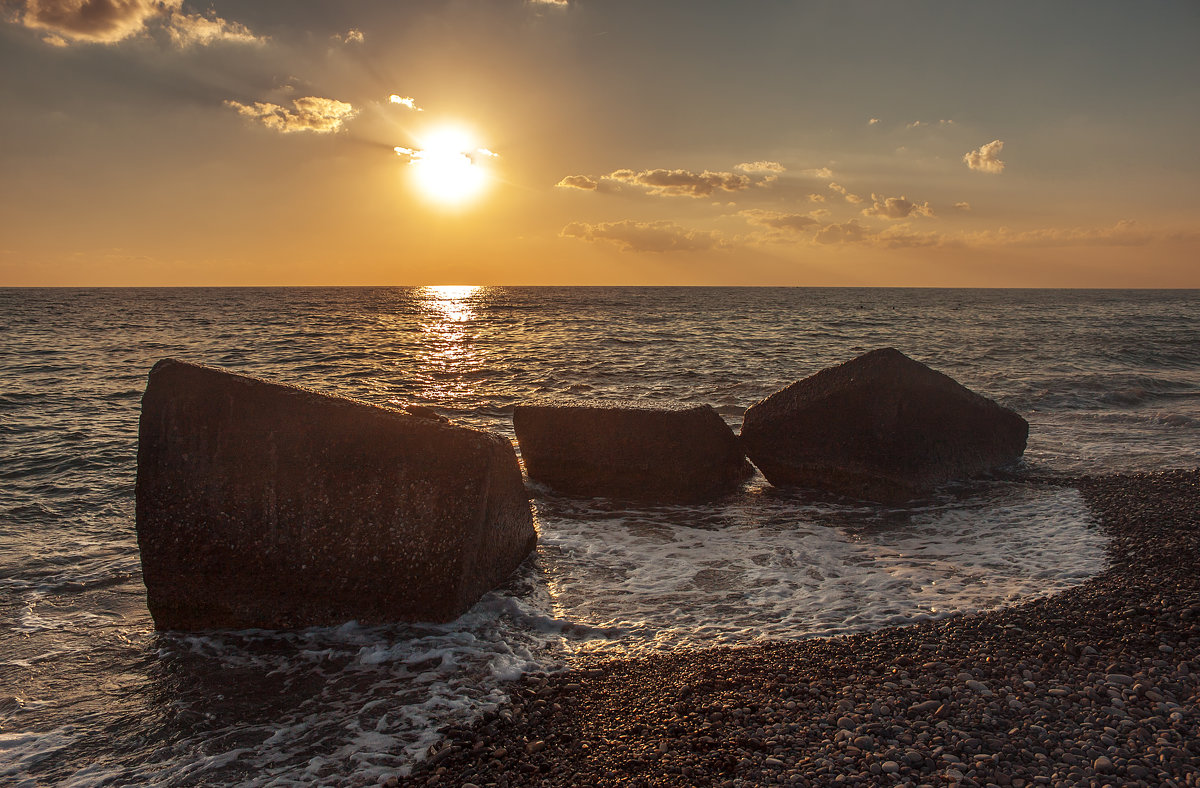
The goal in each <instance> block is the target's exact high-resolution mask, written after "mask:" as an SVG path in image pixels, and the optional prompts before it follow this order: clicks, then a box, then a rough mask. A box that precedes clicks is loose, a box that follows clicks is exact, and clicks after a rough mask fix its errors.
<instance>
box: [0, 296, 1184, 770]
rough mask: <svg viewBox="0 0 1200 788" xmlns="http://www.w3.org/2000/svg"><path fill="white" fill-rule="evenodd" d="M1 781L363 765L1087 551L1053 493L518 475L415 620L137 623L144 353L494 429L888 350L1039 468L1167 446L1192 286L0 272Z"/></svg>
mask: <svg viewBox="0 0 1200 788" xmlns="http://www.w3.org/2000/svg"><path fill="white" fill-rule="evenodd" d="M0 304H2V305H3V308H2V309H0V323H2V324H3V326H2V327H3V329H4V330H3V331H2V332H0V368H3V369H4V374H5V380H6V381H8V382H9V385H8V386H7V387H6V391H5V392H3V393H0V415H2V416H3V421H2V422H0V433H2V434H3V435H4V449H3V450H2V452H0V475H2V477H3V479H4V485H3V487H2V489H0V610H2V611H3V613H4V616H3V617H2V618H0V629H3V634H2V635H0V638H2V642H3V643H4V645H3V646H2V647H0V781H3V782H5V783H12V784H16V785H22V784H28V785H38V784H45V783H51V782H52V783H58V784H66V785H81V786H83V785H118V784H147V785H155V784H157V785H200V784H204V785H213V784H216V785H222V784H226V785H235V784H247V785H303V784H310V783H312V782H314V781H318V782H321V783H322V784H346V785H357V784H368V783H371V782H373V781H375V780H376V779H377V778H379V777H380V776H383V775H387V774H392V773H395V772H397V771H403V770H404V769H406V768H407V767H408V766H409V765H410V764H411V763H412V762H413V760H414V759H415V758H417V757H419V755H420V754H421V753H422V752H423V751H424V749H425V748H426V747H428V746H429V744H430V743H432V742H433V741H435V739H436V729H437V728H438V727H439V726H441V725H445V724H447V723H449V722H460V723H461V722H466V721H469V719H471V717H472V716H473V715H474V714H477V713H478V712H479V710H481V709H483V708H487V707H488V706H490V705H494V704H496V703H498V702H500V701H501V700H502V699H503V697H504V682H505V681H506V680H508V679H511V678H513V677H515V676H518V675H520V674H521V673H523V672H527V671H530V670H546V669H557V668H559V667H561V666H563V665H569V664H576V663H578V662H579V661H580V660H589V659H593V658H604V657H608V656H622V655H637V654H642V653H648V652H651V651H655V650H664V649H678V648H695V647H700V646H706V645H713V644H726V645H739V644H746V643H752V642H754V641H755V640H758V639H761V638H777V637H811V636H821V635H829V634H836V633H842V632H852V631H859V630H863V629H872V628H876V627H879V626H884V625H888V624H895V623H904V622H907V621H913V620H918V619H920V618H921V617H928V616H940V615H947V614H950V613H954V612H957V611H964V610H973V609H982V608H989V607H995V606H997V605H1002V604H1006V603H1010V602H1013V601H1016V600H1019V599H1022V598H1026V597H1029V596H1032V595H1037V594H1042V593H1051V592H1053V591H1055V590H1057V589H1061V588H1065V587H1067V586H1070V585H1074V584H1076V583H1078V582H1081V581H1082V580H1084V579H1086V578H1087V577H1089V576H1091V575H1092V574H1094V573H1096V572H1098V571H1100V570H1101V569H1102V567H1103V565H1104V553H1103V548H1104V546H1103V542H1102V540H1101V538H1100V536H1099V535H1098V533H1097V532H1096V531H1095V529H1093V528H1091V527H1090V524H1089V515H1088V513H1087V511H1086V508H1085V507H1084V506H1083V504H1082V502H1081V500H1080V498H1079V496H1078V494H1077V493H1075V492H1074V491H1073V490H1071V489H1069V488H1060V487H1055V486H1048V485H1036V484H1030V483H1021V482H994V483H985V484H978V485H971V486H965V487H962V488H958V489H951V490H947V491H944V492H943V493H942V494H940V495H939V496H937V497H935V498H933V499H931V500H928V501H923V502H917V503H915V504H913V505H911V506H907V507H898V508H891V509H888V508H880V507H874V506H866V505H856V504H854V503H852V502H836V503H835V502H829V501H820V500H816V499H812V498H810V497H807V496H805V495H804V494H801V493H787V492H781V491H778V490H775V489H773V488H771V487H770V486H769V485H767V484H766V483H765V482H764V481H763V480H762V479H761V477H756V478H755V479H754V480H752V481H751V483H749V484H748V485H747V486H746V488H745V489H744V490H743V492H741V493H739V494H737V495H734V496H731V497H730V498H727V499H725V500H722V501H717V502H714V503H712V504H710V505H704V506H687V507H682V506H672V507H629V506H626V505H623V504H621V503H620V502H614V501H607V500H600V499H598V500H581V499H572V498H565V497H560V496H556V495H553V494H552V493H550V492H549V491H547V490H544V489H540V488H537V487H535V488H534V493H535V497H534V506H535V510H536V515H537V522H538V528H539V533H540V536H541V543H540V546H539V549H538V553H537V556H536V559H535V560H534V561H531V562H529V563H528V564H526V565H525V566H524V567H522V570H521V571H520V572H519V573H518V574H517V576H515V577H514V578H513V579H512V580H511V581H510V583H509V584H508V586H507V587H505V588H503V589H500V590H498V591H496V592H493V593H491V594H489V595H487V596H486V597H485V598H484V599H483V600H482V601H481V602H480V603H479V604H478V605H477V606H476V607H475V608H473V609H472V610H471V611H470V612H469V613H468V614H467V615H465V616H464V617H463V618H461V619H460V620H459V621H456V622H453V623H451V624H448V625H439V626H396V627H374V628H371V627H361V626H358V625H357V624H354V623H352V622H349V623H347V624H346V625H344V626H341V627H333V628H320V629H312V630H304V631H299V632H286V633H274V632H256V631H248V632H236V633H232V632H218V633H205V634H200V635H184V634H166V635H163V634H155V633H154V632H153V631H152V627H151V624H150V620H149V617H148V615H147V613H146V610H145V599H144V590H143V588H142V585H141V578H140V567H139V563H138V556H137V549H136V542H135V540H134V535H133V501H132V486H133V478H134V470H135V469H134V460H135V455H136V437H137V436H136V421H137V414H138V403H139V398H140V395H141V391H142V389H143V388H144V385H145V375H146V372H147V371H148V370H149V368H150V366H151V365H152V364H153V363H154V361H156V360H158V359H159V358H161V357H164V356H176V357H181V358H186V359H189V360H194V361H200V362H204V363H210V364H214V365H218V366H224V367H227V368H230V369H234V370H237V371H241V372H247V373H250V374H256V375H261V376H264V377H268V378H272V379H277V380H283V381H289V382H299V383H303V384H306V385H310V386H313V387H316V388H319V389H323V390H327V391H333V392H336V393H340V394H345V395H349V396H355V397H358V398H360V399H364V400H368V401H373V402H379V403H386V402H389V401H392V400H399V401H404V402H419V403H422V404H427V405H430V406H432V407H434V408H436V409H438V410H439V412H441V413H444V414H445V415H447V416H449V417H450V418H452V419H454V420H455V421H458V422H460V423H465V424H470V425H472V426H478V427H483V428H488V429H493V430H497V431H500V432H502V433H504V434H506V435H508V436H510V437H511V435H512V431H511V408H512V405H513V404H514V403H516V402H520V401H524V400H527V399H532V398H534V397H547V396H550V397H552V396H556V395H563V396H566V395H569V396H572V397H581V396H583V397H586V396H593V397H600V398H613V399H615V398H621V399H629V398H640V399H647V400H681V401H691V402H708V403H710V404H712V405H713V406H714V407H717V408H718V410H719V412H721V413H722V415H723V416H724V417H725V418H726V420H727V421H729V422H730V424H731V426H733V427H734V428H735V429H736V428H737V426H738V424H739V420H740V417H741V413H742V411H743V410H744V409H745V407H747V406H748V405H750V404H753V402H755V401H757V400H758V399H760V398H761V397H763V396H766V395H767V394H769V393H771V392H772V391H774V390H775V389H777V388H779V387H780V386H782V385H784V384H786V383H788V382H790V381H791V380H794V379H797V378H799V377H803V376H805V375H807V374H811V373H812V372H815V371H817V370H818V369H820V368H822V367H824V366H827V365H829V364H831V363H836V362H838V361H842V360H845V359H847V358H850V357H852V356H854V355H857V354H859V353H861V352H864V351H865V350H868V349H871V348H874V347H879V346H895V347H897V348H899V349H900V350H902V351H904V352H906V353H908V354H909V355H911V356H913V357H914V358H917V359H918V360H921V361H925V362H926V363H929V364H930V365H931V366H933V367H934V368H936V369H939V370H941V371H944V372H946V373H947V374H950V375H951V376H952V377H955V378H956V379H958V380H960V381H961V382H963V383H964V384H966V385H968V386H969V387H971V388H973V389H975V390H977V391H980V392H982V393H984V394H987V395H988V396H991V397H993V398H995V399H997V400H999V401H1000V402H1001V403H1002V404H1005V405H1008V406H1010V407H1013V408H1014V409H1016V410H1018V411H1019V412H1022V413H1023V414H1025V415H1026V416H1027V417H1028V418H1029V420H1030V422H1031V439H1030V447H1029V450H1028V452H1027V455H1026V458H1027V465H1028V469H1029V470H1030V471H1032V472H1034V473H1037V474H1042V475H1054V474H1078V473H1105V472H1110V471H1119V470H1132V469H1153V468H1162V467H1172V466H1182V465H1197V464H1200V351H1198V350H1197V347H1200V319H1198V318H1200V308H1198V306H1197V304H1198V300H1197V298H1196V294H1195V293H1193V292H1182V293H1181V292H1172V293H1153V292H1144V291H1136V292H1074V291H1072V292H1063V291H1057V292H1050V293H1045V292H1037V291H961V290H950V291H909V290H897V291H893V290H882V291H879V290H774V289H766V290H756V289H745V290H743V289H674V288H666V289H621V288H616V289H609V288H484V289H471V288H443V289H435V288H413V289H404V288H379V289H332V290H321V289H296V290H162V291H155V290H146V291H137V290H135V291H127V290H115V291H113V290H77V291H73V290H67V291H0Z"/></svg>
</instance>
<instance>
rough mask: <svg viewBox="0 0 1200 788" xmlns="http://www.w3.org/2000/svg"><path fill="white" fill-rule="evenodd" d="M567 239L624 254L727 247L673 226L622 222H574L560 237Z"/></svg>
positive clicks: (711, 237)
mask: <svg viewBox="0 0 1200 788" xmlns="http://www.w3.org/2000/svg"><path fill="white" fill-rule="evenodd" d="M559 234H560V235H561V236H563V237H564V238H578V239H580V240H583V241H607V242H609V243H613V244H616V245H617V246H618V247H620V249H621V251H623V252H699V251H704V250H707V249H715V248H717V247H720V246H722V245H723V242H722V241H721V238H720V236H718V235H717V234H716V233H713V232H708V231H704V230H689V229H687V228H686V227H680V226H679V225H677V224H675V223H673V222H635V221H633V220H631V219H625V220H623V221H620V222H601V223H599V224H587V223H585V222H571V223H570V224H568V225H567V226H566V227H564V228H563V229H562V232H561V233H559Z"/></svg>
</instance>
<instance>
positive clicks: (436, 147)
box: [396, 126, 495, 205]
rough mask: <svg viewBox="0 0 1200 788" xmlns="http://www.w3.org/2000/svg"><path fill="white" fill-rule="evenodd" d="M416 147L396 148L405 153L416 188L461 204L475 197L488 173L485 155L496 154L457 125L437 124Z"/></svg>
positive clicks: (447, 202)
mask: <svg viewBox="0 0 1200 788" xmlns="http://www.w3.org/2000/svg"><path fill="white" fill-rule="evenodd" d="M419 143H420V147H419V148H415V149H413V148H396V153H398V154H400V155H401V156H404V157H407V158H408V161H409V164H410V166H411V167H412V176H413V179H414V181H415V183H416V186H417V189H418V190H419V191H420V192H421V194H422V195H424V196H425V197H426V198H427V199H429V200H431V201H433V202H435V203H439V204H442V205H462V204H464V203H467V202H469V201H471V200H472V199H474V198H476V197H478V196H479V195H480V194H481V193H482V192H483V190H484V189H485V188H486V186H487V183H488V180H489V177H488V170H487V167H486V166H484V165H485V162H486V161H487V160H488V159H491V158H494V157H495V154H494V153H492V152H491V151H488V150H486V149H484V148H480V147H479V146H478V143H477V142H475V140H473V139H472V137H471V134H470V133H469V132H467V131H466V130H465V129H463V128H461V127H458V126H440V127H438V128H436V129H433V130H431V131H429V132H428V133H427V134H423V135H422V136H421V138H420V140H419Z"/></svg>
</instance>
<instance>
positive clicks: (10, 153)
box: [0, 0, 1200, 287]
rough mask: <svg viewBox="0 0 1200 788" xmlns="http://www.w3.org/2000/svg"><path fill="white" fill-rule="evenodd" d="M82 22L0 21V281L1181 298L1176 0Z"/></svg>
mask: <svg viewBox="0 0 1200 788" xmlns="http://www.w3.org/2000/svg"><path fill="white" fill-rule="evenodd" d="M107 8H108V10H107V11H106V12H105V13H96V12H95V9H92V13H90V14H85V13H84V12H83V11H82V10H81V6H80V3H79V2H78V0H38V2H32V0H24V1H17V0H6V2H5V3H4V4H3V5H0V9H3V14H4V24H3V26H2V27H0V36H2V40H0V73H2V74H3V76H0V91H2V92H3V93H2V96H0V98H2V99H3V101H4V104H5V107H6V111H5V113H4V114H3V118H2V120H0V139H3V140H4V143H5V144H4V146H3V150H2V151H0V158H2V164H0V167H2V170H0V172H2V173H3V188H2V189H0V194H2V198H0V199H2V201H3V202H2V204H0V286H14V285H16V286H20V285H81V286H90V285H243V284H244V285H312V284H329V285H338V284H347V285H349V284H398V285H403V284H430V283H472V284H729V285H756V284H769V285H889V286H896V285H898V286H910V285H911V286H1052V287H1093V286H1107V287H1200V211H1198V210H1197V208H1196V206H1195V201H1194V199H1193V196H1192V195H1193V193H1194V191H1195V187H1196V186H1197V180H1198V177H1197V176H1198V175H1200V153H1198V152H1197V147H1196V145H1195V141H1194V137H1195V132H1196V129H1197V128H1200V88H1198V87H1197V86H1198V85H1200V80H1198V79H1197V76H1200V55H1197V51H1196V50H1197V48H1196V47H1195V46H1194V43H1195V41H1196V40H1198V38H1200V36H1198V34H1200V6H1197V5H1196V4H1195V3H1192V2H1174V3H1170V2H1169V3H1163V4H1156V5H1155V11H1154V13H1144V12H1142V11H1141V8H1140V7H1139V6H1137V5H1134V4H1128V3H1104V2H1101V3H1086V4H1072V3H1065V4H1054V5H1053V6H1050V7H1045V4H1041V3H1024V2H1014V3H1012V4H1005V5H1004V6H1001V7H984V6H982V5H976V4H963V3H954V2H949V1H948V0H947V1H946V2H922V3H866V2H844V3H829V2H821V3H817V2H806V3H789V4H771V5H770V6H769V7H765V8H758V7H756V8H755V9H754V11H753V12H750V11H747V10H745V9H744V8H741V7H739V6H737V5H735V4H725V3H688V4H682V3H662V4H653V6H652V7H651V8H649V9H648V8H646V4H642V3H622V2H581V1H577V0H568V1H567V2H493V1H491V0H489V1H487V2H485V1H484V0H478V1H477V2H416V3H391V2H382V0H380V2H363V3H354V4H331V3H324V2H316V1H315V0H314V1H313V2H307V1H302V0H289V1H288V2H282V1H277V0H271V1H264V2H259V3H254V4H237V3H223V2H218V3H215V4H213V5H212V6H211V7H210V6H209V5H205V6H193V5H191V4H190V3H187V2H182V0H169V1H168V2H164V3H159V2H150V0H131V2H129V3H126V4H121V5H119V6H117V5H113V6H110V7H107ZM393 96H394V97H395V98H391V97H393ZM447 128H451V129H457V130H458V131H457V137H453V138H452V137H451V136H447V134H446V132H445V129H447ZM439 129H441V130H442V131H441V132H439V131H438V130H439ZM446 145H449V147H448V148H447V147H445V146H446ZM468 192H469V194H468Z"/></svg>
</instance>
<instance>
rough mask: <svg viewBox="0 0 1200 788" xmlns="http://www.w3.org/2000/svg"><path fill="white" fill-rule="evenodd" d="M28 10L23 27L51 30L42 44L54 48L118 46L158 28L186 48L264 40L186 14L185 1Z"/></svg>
mask: <svg viewBox="0 0 1200 788" xmlns="http://www.w3.org/2000/svg"><path fill="white" fill-rule="evenodd" d="M23 5H24V10H23V13H21V14H20V21H21V24H23V25H24V26H25V27H28V28H33V29H35V30H44V31H46V36H45V37H44V38H43V39H42V40H43V41H45V42H46V43H47V44H50V45H51V46H59V47H61V46H67V45H68V44H71V43H92V44H114V43H117V42H119V41H124V40H125V39H127V38H131V37H133V36H137V35H140V34H142V33H145V32H147V31H148V30H149V29H150V28H152V27H153V28H155V29H159V30H165V31H166V33H167V35H168V36H169V37H170V39H171V41H172V42H173V43H174V44H176V45H177V46H180V47H189V46H197V45H209V44H215V43H218V42H233V43H254V42H259V41H262V40H263V39H262V38H261V37H259V36H256V35H255V34H254V33H253V32H251V31H250V29H249V28H247V27H246V26H245V25H243V24H241V23H239V22H231V21H228V20H226V19H222V18H221V17H219V16H216V15H215V14H213V13H209V14H206V15H205V14H185V13H183V12H182V11H181V9H182V6H183V0H25V2H24V4H23Z"/></svg>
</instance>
